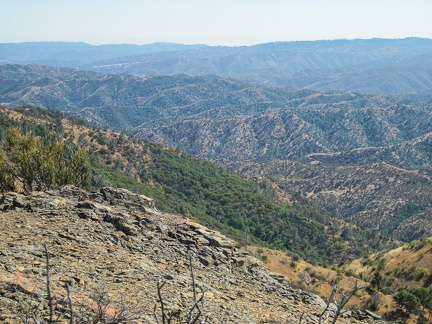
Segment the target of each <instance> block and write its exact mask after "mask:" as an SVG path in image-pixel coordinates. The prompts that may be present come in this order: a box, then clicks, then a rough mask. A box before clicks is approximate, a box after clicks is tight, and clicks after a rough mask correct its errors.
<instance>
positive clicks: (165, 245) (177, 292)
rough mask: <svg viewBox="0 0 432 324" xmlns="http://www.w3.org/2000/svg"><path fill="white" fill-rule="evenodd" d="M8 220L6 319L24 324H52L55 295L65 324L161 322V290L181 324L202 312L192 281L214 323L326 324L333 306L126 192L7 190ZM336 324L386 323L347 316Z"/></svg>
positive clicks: (4, 223) (2, 274)
mask: <svg viewBox="0 0 432 324" xmlns="http://www.w3.org/2000/svg"><path fill="white" fill-rule="evenodd" d="M0 222H1V226H0V322H4V323H22V322H24V321H25V318H24V317H25V316H28V317H29V318H30V317H31V316H32V314H34V316H35V318H38V319H40V320H45V321H46V320H47V319H48V318H49V309H50V307H49V303H48V301H47V296H51V297H53V296H55V299H54V300H53V304H54V306H53V310H54V313H55V316H60V321H63V322H67V323H68V322H69V319H70V316H71V312H70V309H72V310H73V312H72V313H73V316H74V320H75V321H76V322H78V320H80V316H81V320H82V321H83V322H84V318H83V317H84V315H86V316H96V315H95V314H96V313H98V312H99V313H103V314H108V315H110V316H114V317H116V316H117V318H119V319H120V318H121V319H129V320H132V319H135V322H139V323H157V319H156V317H155V315H154V313H156V314H157V315H158V317H159V320H160V321H161V317H162V315H161V314H162V310H161V302H160V298H159V297H158V289H157V286H158V283H159V285H161V284H164V286H163V287H162V288H161V289H160V291H159V292H160V294H161V296H162V300H163V304H164V307H165V313H166V314H168V315H172V316H173V317H176V318H178V320H177V322H179V323H180V319H181V318H182V320H183V321H182V322H184V317H185V316H187V314H188V311H189V309H190V308H191V307H192V306H193V305H194V302H193V300H194V293H193V286H194V285H193V283H195V287H196V293H197V298H199V297H201V296H202V294H204V297H203V302H202V303H199V306H200V308H201V309H202V315H201V317H200V319H201V320H204V319H207V322H208V323H300V322H301V323H318V318H319V315H320V314H321V313H322V312H323V310H324V308H325V306H326V303H325V302H324V301H323V300H322V299H321V298H320V297H318V296H316V295H314V294H311V293H308V292H305V291H301V290H296V289H293V288H292V287H290V286H289V285H288V280H287V278H285V277H283V276H281V275H278V274H274V273H270V272H269V271H268V270H267V269H266V268H265V266H264V265H263V264H262V262H261V261H259V260H257V259H256V258H254V257H252V256H251V255H250V254H248V253H247V252H245V251H242V250H239V249H237V248H236V247H235V243H234V242H233V241H231V240H229V239H227V238H226V237H224V236H222V235H221V234H219V233H218V232H215V231H211V230H209V229H207V228H205V227H203V226H201V225H199V224H196V223H194V222H193V221H191V220H189V219H186V218H182V217H180V216H176V215H170V214H164V213H160V212H158V211H157V210H156V209H155V208H154V204H153V201H152V200H151V199H149V198H147V197H145V196H140V195H135V194H132V193H131V192H129V191H127V190H123V189H113V188H103V189H101V190H100V192H91V193H89V192H85V191H82V190H80V189H77V188H75V187H70V186H66V187H64V188H62V189H61V190H59V191H50V192H43V193H42V192H36V193H33V194H31V195H28V196H24V195H21V194H18V193H6V194H4V195H3V196H2V197H1V198H0ZM44 246H46V248H47V250H48V251H49V276H47V275H46V274H47V269H46V268H47V267H46V264H47V262H46V253H45V247H44ZM190 261H191V262H190ZM190 263H191V264H192V269H193V275H192V273H191V268H190ZM47 278H49V279H50V289H51V293H50V294H49V295H48V293H47V285H46V279H47ZM66 285H69V286H70V297H71V301H72V307H70V306H68V302H67V296H68V295H67V293H66V289H65V287H66ZM194 314H197V311H196V309H195V313H194ZM331 319H332V313H330V314H329V318H328V320H327V322H328V323H330V322H331ZM173 322H174V320H173ZM338 323H383V322H382V321H380V320H377V319H374V318H373V314H369V315H368V314H367V313H363V312H346V313H345V314H344V316H343V317H340V319H339V320H338Z"/></svg>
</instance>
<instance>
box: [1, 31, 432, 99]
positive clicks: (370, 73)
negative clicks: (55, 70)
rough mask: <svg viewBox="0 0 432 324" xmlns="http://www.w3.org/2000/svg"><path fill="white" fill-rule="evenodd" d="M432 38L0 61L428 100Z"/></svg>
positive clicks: (53, 47) (24, 49)
mask: <svg viewBox="0 0 432 324" xmlns="http://www.w3.org/2000/svg"><path fill="white" fill-rule="evenodd" d="M431 53H432V40H430V39H421V38H406V39H368V40H366V39H355V40H332V41H330V40H327V41H307V42H276V43H266V44H258V45H254V46H240V47H223V46H216V47H215V46H205V45H181V44H169V43H156V44H148V45H142V46H138V45H126V44H125V45H101V46H92V45H89V44H85V43H65V42H46V43H21V44H19V43H18V44H0V63H12V64H17V63H18V64H43V65H53V66H64V67H73V68H81V69H86V70H94V71H97V72H102V73H130V74H135V75H139V76H149V75H175V74H187V75H193V76H199V75H201V76H202V75H218V76H222V77H235V78H239V79H243V80H247V81H255V82H257V83H261V84H272V85H279V86H283V87H287V88H297V89H299V88H300V89H305V88H308V89H316V90H321V91H322V90H324V91H327V90H341V91H349V92H353V91H356V92H363V93H385V94H421V93H424V94H427V93H430V92H429V90H430V89H431V88H432V78H431V75H432V74H431V68H432V61H431V57H432V55H431Z"/></svg>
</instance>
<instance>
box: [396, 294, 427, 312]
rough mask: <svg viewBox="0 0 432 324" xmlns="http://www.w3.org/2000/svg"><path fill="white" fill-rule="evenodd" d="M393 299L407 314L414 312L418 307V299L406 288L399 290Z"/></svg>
mask: <svg viewBox="0 0 432 324" xmlns="http://www.w3.org/2000/svg"><path fill="white" fill-rule="evenodd" d="M394 300H395V302H396V303H398V305H399V306H400V307H401V308H404V309H405V311H406V312H407V313H408V314H411V313H416V312H417V311H418V310H419V309H420V305H421V304H420V301H419V299H418V298H417V297H416V296H415V295H414V294H412V293H410V292H409V291H407V290H401V291H399V292H398V293H397V294H396V296H395V297H394Z"/></svg>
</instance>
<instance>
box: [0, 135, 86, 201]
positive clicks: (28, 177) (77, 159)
mask: <svg viewBox="0 0 432 324" xmlns="http://www.w3.org/2000/svg"><path fill="white" fill-rule="evenodd" d="M0 149H1V150H0V181H1V183H2V184H1V185H0V190H2V191H5V190H16V189H17V188H19V189H22V190H23V191H24V192H25V193H29V192H31V191H35V190H36V191H43V190H49V189H54V188H58V187H60V186H62V185H65V184H73V185H76V186H79V187H82V186H85V185H86V184H87V183H88V182H89V179H90V167H89V163H88V160H87V154H86V153H85V152H84V151H83V150H81V149H74V148H73V147H72V145H70V144H69V145H68V144H67V143H66V142H64V141H61V140H59V139H58V138H57V137H56V136H55V135H54V134H52V133H50V134H48V135H47V136H45V137H43V138H41V137H35V136H33V135H32V134H31V133H26V134H24V135H23V134H21V133H20V131H19V129H18V128H11V129H9V131H8V133H7V135H6V139H5V141H4V143H3V145H2V146H1V147H0Z"/></svg>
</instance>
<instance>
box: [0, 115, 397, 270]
mask: <svg viewBox="0 0 432 324" xmlns="http://www.w3.org/2000/svg"><path fill="white" fill-rule="evenodd" d="M0 116H1V118H0V124H1V125H2V127H3V129H5V128H6V127H10V126H14V125H17V126H21V127H22V128H24V129H26V130H32V131H33V132H37V134H40V135H43V134H45V133H46V132H47V131H55V132H56V133H57V134H58V135H59V136H60V135H61V136H62V137H63V138H65V139H68V140H70V141H73V142H74V143H75V144H77V145H79V146H81V147H82V148H84V149H86V150H88V151H89V156H90V159H91V162H92V165H93V169H94V171H95V174H94V176H93V184H94V185H95V186H101V185H106V184H107V183H111V184H114V185H115V186H121V187H127V188H130V189H133V190H134V191H136V192H140V193H143V194H146V195H147V196H150V197H152V198H154V199H155V201H156V206H157V208H158V209H160V210H162V211H167V212H175V213H179V214H182V215H187V216H188V217H190V218H192V219H194V220H196V221H199V222H200V223H202V224H203V225H206V226H210V227H212V228H213V229H217V230H220V231H222V232H223V233H225V234H226V235H229V236H230V237H232V238H234V239H236V240H237V241H239V242H242V241H252V242H255V243H257V244H267V245H271V246H274V247H278V248H283V249H289V250H290V251H292V252H293V253H295V254H298V255H300V256H302V257H303V258H307V259H310V260H316V261H321V262H326V263H333V262H335V261H336V260H338V261H339V260H342V259H346V258H349V257H350V256H351V255H358V256H360V255H366V254H367V253H369V252H371V251H372V250H380V249H381V248H383V247H384V246H392V245H393V244H394V242H392V241H390V240H388V239H386V238H385V237H383V236H381V235H378V234H377V232H376V231H371V230H364V229H361V228H356V227H353V229H352V237H347V238H344V239H341V238H340V237H339V232H340V231H341V230H342V229H341V228H342V227H344V226H350V225H349V224H346V222H343V221H342V220H341V219H335V218H333V217H330V216H331V215H330V214H329V213H326V212H325V211H324V210H322V209H317V208H315V207H312V206H310V205H309V204H308V203H307V202H305V201H303V200H302V199H300V198H298V197H295V196H294V195H293V194H291V193H289V192H286V193H285V195H286V199H285V202H284V203H281V202H280V201H279V200H278V188H275V187H273V186H272V185H271V184H270V183H268V181H264V180H261V181H260V180H257V181H253V180H251V179H247V178H245V177H241V176H238V175H233V174H230V173H228V172H227V171H225V170H223V169H221V168H219V167H215V166H214V165H212V164H210V163H208V162H205V161H203V160H201V159H198V158H194V157H192V156H189V155H187V154H185V153H182V152H181V151H178V150H175V149H171V148H168V147H163V146H161V145H157V144H152V143H145V142H142V141H138V140H136V139H131V138H129V137H126V136H124V135H122V134H118V133H112V132H110V131H107V130H100V129H94V128H91V127H89V126H88V125H85V124H83V122H82V121H74V119H71V117H67V116H64V115H63V114H61V113H60V112H58V111H48V110H41V109H38V108H19V109H14V110H10V109H1V110H0ZM1 136H4V133H2V134H0V139H1ZM341 244H344V246H345V249H344V251H340V245H341Z"/></svg>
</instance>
